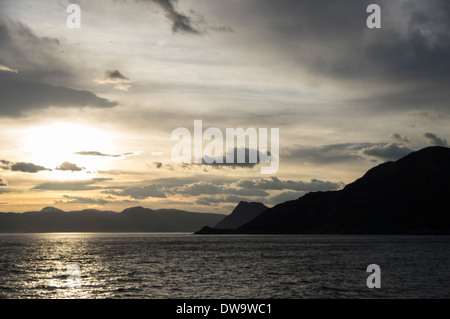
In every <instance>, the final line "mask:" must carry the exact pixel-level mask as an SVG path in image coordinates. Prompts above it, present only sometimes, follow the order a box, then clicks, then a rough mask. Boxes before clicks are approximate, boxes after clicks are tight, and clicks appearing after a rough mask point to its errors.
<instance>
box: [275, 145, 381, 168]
mask: <svg viewBox="0 0 450 319" xmlns="http://www.w3.org/2000/svg"><path fill="white" fill-rule="evenodd" d="M373 145H375V144H373V143H339V144H329V145H321V146H303V145H293V146H290V147H286V148H284V150H283V152H282V153H281V156H280V157H281V158H283V159H294V160H295V161H297V162H303V163H320V164H330V163H341V162H352V161H359V160H362V159H363V157H362V156H361V155H360V151H361V150H362V149H364V148H366V147H371V146H373Z"/></svg>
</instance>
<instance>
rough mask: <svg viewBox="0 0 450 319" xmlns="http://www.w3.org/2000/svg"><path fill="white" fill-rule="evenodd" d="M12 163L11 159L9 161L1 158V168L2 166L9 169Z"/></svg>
mask: <svg viewBox="0 0 450 319" xmlns="http://www.w3.org/2000/svg"><path fill="white" fill-rule="evenodd" d="M12 164H13V163H12V162H10V161H7V160H0V168H1V169H6V170H9V169H11V165H12Z"/></svg>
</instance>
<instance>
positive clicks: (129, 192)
mask: <svg viewBox="0 0 450 319" xmlns="http://www.w3.org/2000/svg"><path fill="white" fill-rule="evenodd" d="M104 193H105V194H112V195H116V196H130V197H131V198H134V199H147V198H166V197H167V196H166V192H165V189H164V188H162V187H161V186H159V185H155V184H152V185H146V186H133V187H126V188H123V189H117V190H106V191H104Z"/></svg>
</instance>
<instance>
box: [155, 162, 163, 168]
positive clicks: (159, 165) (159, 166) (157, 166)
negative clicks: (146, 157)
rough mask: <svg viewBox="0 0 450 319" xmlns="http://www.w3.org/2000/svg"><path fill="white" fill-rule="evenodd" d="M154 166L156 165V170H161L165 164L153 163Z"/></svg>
mask: <svg viewBox="0 0 450 319" xmlns="http://www.w3.org/2000/svg"><path fill="white" fill-rule="evenodd" d="M153 164H154V165H155V167H156V168H158V169H159V168H161V167H162V166H163V164H162V163H161V162H153Z"/></svg>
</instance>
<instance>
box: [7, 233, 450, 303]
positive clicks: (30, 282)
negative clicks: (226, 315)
mask: <svg viewBox="0 0 450 319" xmlns="http://www.w3.org/2000/svg"><path fill="white" fill-rule="evenodd" d="M369 264H378V265H379V266H380V267H381V288H379V289H369V288H368V287H367V285H366V279H367V277H368V276H369V275H370V273H367V272H366V270H367V266H368V265H369ZM0 297H1V298H220V299H222V298H264V299H265V298H450V236H347V235H345V236H195V235H191V234H85V233H84V234H0Z"/></svg>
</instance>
